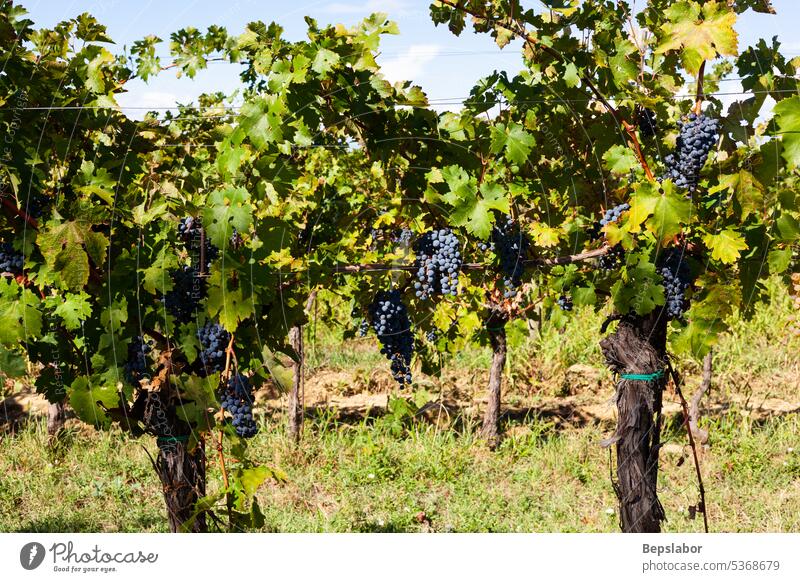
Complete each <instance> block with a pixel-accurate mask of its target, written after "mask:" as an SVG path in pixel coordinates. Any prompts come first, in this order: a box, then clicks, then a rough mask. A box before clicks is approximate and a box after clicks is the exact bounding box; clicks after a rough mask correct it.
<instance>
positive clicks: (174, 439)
mask: <svg viewBox="0 0 800 582" xmlns="http://www.w3.org/2000/svg"><path fill="white" fill-rule="evenodd" d="M188 440H189V435H188V434H185V435H181V436H160V437H158V442H160V443H185V442H186V441H188Z"/></svg>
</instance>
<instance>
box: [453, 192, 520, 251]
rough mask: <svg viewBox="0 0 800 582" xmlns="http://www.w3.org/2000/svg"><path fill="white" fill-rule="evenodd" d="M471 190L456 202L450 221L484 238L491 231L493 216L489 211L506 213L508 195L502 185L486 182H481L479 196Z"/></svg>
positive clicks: (487, 236)
mask: <svg viewBox="0 0 800 582" xmlns="http://www.w3.org/2000/svg"><path fill="white" fill-rule="evenodd" d="M471 192H472V191H471V190H470V194H467V196H466V197H465V198H462V199H460V200H458V201H457V202H456V204H455V205H454V206H455V208H454V210H453V214H452V216H451V217H450V222H451V223H452V224H453V225H455V226H464V227H466V229H467V230H468V231H469V232H471V233H472V234H474V235H475V236H477V237H478V238H480V239H481V240H486V239H487V238H489V234H490V233H491V232H492V221H493V220H494V217H493V216H492V212H491V211H492V210H498V211H500V212H502V213H504V214H508V212H509V201H508V197H507V195H506V192H505V190H503V188H502V186H500V185H499V184H490V183H488V182H484V183H483V184H481V187H480V193H481V197H478V196H476V195H475V194H471Z"/></svg>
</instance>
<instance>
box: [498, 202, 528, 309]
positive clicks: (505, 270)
mask: <svg viewBox="0 0 800 582" xmlns="http://www.w3.org/2000/svg"><path fill="white" fill-rule="evenodd" d="M490 241H491V248H492V250H493V251H494V252H495V254H496V255H497V259H498V261H499V262H500V272H501V273H502V274H503V286H504V287H505V291H504V292H503V296H504V297H505V298H506V299H509V298H511V297H514V296H515V295H516V294H517V287H519V286H520V284H522V275H523V274H524V272H525V260H526V259H527V258H528V253H529V252H530V248H531V241H530V239H529V238H528V235H527V234H526V233H525V232H523V231H522V229H521V228H520V226H519V223H518V222H517V221H516V220H514V219H513V218H512V217H510V216H506V217H505V218H504V219H503V220H501V221H498V222H497V223H495V225H494V226H493V227H492V233H491V238H490Z"/></svg>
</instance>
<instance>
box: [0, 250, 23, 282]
mask: <svg viewBox="0 0 800 582" xmlns="http://www.w3.org/2000/svg"><path fill="white" fill-rule="evenodd" d="M24 265H25V257H23V256H22V253H18V252H17V251H15V250H14V247H13V246H11V243H3V244H1V245H0V273H11V274H13V275H21V274H22V268H23V266H24Z"/></svg>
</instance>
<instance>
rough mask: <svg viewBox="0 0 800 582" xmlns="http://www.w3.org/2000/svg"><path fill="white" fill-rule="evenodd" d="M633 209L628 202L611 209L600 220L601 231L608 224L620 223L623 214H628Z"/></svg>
mask: <svg viewBox="0 0 800 582" xmlns="http://www.w3.org/2000/svg"><path fill="white" fill-rule="evenodd" d="M630 209H631V205H630V204H628V203H627V202H623V203H622V204H617V205H616V206H615V207H614V208H609V209H608V210H606V211H605V213H604V214H603V218H601V219H600V229H601V230H602V228H603V227H604V226H606V225H608V224H614V223H617V222H619V219H620V218H622V213H623V212H627V211H628V210H630Z"/></svg>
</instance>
